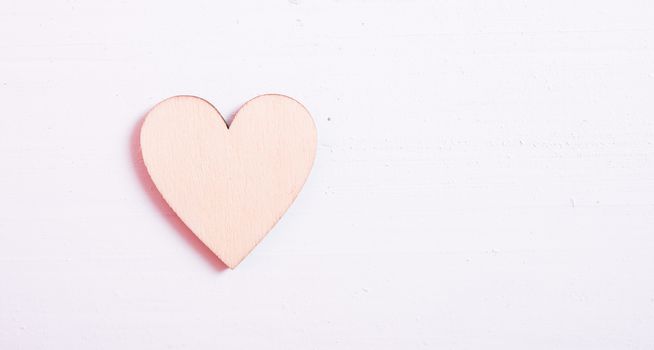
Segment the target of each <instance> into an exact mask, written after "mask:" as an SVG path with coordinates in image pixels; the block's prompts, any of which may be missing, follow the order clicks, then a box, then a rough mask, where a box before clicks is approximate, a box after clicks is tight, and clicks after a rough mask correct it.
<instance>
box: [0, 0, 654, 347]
mask: <svg viewBox="0 0 654 350" xmlns="http://www.w3.org/2000/svg"><path fill="white" fill-rule="evenodd" d="M653 6H654V5H652V2H649V1H599V2H598V1H573V2H570V1H548V2H524V1H512V0H509V1H474V2H460V1H451V2H440V1H427V0H417V1H410V2H409V1H397V2H389V1H369V2H368V1H338V2H336V1H315V2H308V1H303V0H294V1H290V2H284V1H277V2H254V1H252V2H242V1H234V2H229V3H222V4H220V3H219V2H214V1H204V2H201V1H188V2H184V5H183V6H181V5H180V3H179V2H169V3H162V2H160V1H156V2H155V1H144V2H100V1H89V2H75V1H71V2H46V1H15V0H9V1H3V3H2V6H0V112H1V113H0V155H1V157H2V158H1V159H2V163H1V164H2V165H1V170H2V171H0V348H2V349H20V348H25V349H53V348H59V349H88V348H92V349H117V348H121V349H132V348H134V349H161V348H170V349H190V348H193V349H216V348H242V349H262V348H266V349H271V348H272V349H307V348H313V349H398V348H407V349H420V348H424V349H434V348H446V349H479V348H484V349H487V348H491V349H526V348H527V349H552V348H555V349H649V348H652V347H654V332H652V329H654V254H653V253H654V228H653V227H654V165H653V164H654V163H653V162H654V144H653V142H654V98H653V97H654V25H653V24H652V23H654V21H653V18H654V8H653ZM268 92H278V93H283V94H285V95H289V96H293V97H295V98H297V99H298V100H299V101H302V103H303V104H304V105H306V106H307V108H308V109H309V110H310V111H311V113H312V116H313V117H314V119H315V121H316V125H317V128H318V135H319V136H318V152H317V158H316V163H315V166H314V169H313V171H312V174H311V176H310V177H309V180H308V182H307V183H306V185H305V187H304V189H303V191H302V192H301V194H300V196H299V197H298V199H297V201H296V202H295V203H294V205H293V206H292V207H291V209H290V210H289V211H288V213H287V214H286V215H285V216H284V217H283V218H282V220H281V221H280V222H279V224H278V225H277V226H276V227H275V229H274V231H273V232H272V233H271V234H270V235H269V237H268V238H267V239H265V240H264V241H263V242H262V244H261V245H260V246H259V247H258V248H257V258H256V259H247V260H245V261H244V262H243V263H242V264H241V265H240V266H239V268H238V270H235V271H229V270H224V266H222V265H219V264H216V263H215V260H214V259H213V257H212V255H211V253H210V252H209V251H208V250H207V249H206V248H204V247H203V246H202V245H201V244H200V243H199V242H198V241H197V239H195V238H194V237H193V236H192V235H191V234H190V233H189V232H188V231H187V230H185V229H184V227H183V226H182V225H181V224H180V222H179V221H178V220H177V219H175V218H174V217H173V216H171V212H170V210H169V209H167V207H166V206H165V205H163V204H162V203H160V202H158V201H157V197H155V196H153V195H152V193H153V192H152V191H153V189H152V188H148V185H147V184H148V183H147V182H146V181H145V180H144V176H147V174H144V173H143V172H142V171H140V170H139V168H138V167H137V166H136V164H137V159H136V157H137V155H136V154H137V152H136V148H135V145H136V144H137V142H136V141H137V139H138V132H137V126H138V125H139V123H140V121H141V120H142V118H143V116H144V114H145V113H146V112H147V111H148V109H149V108H150V107H151V106H152V105H153V104H155V103H157V102H158V101H160V100H161V99H162V98H165V97H168V96H173V95H178V94H193V95H198V96H202V97H204V98H206V99H208V100H210V101H212V103H214V104H215V105H216V106H220V108H221V111H222V112H223V113H224V114H226V115H231V114H233V112H234V111H235V110H236V109H237V108H238V107H239V106H240V105H241V104H242V103H243V101H245V100H247V99H249V98H250V97H252V96H256V95H259V94H262V93H268Z"/></svg>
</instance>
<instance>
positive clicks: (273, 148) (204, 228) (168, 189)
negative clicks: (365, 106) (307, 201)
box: [141, 95, 317, 268]
mask: <svg viewBox="0 0 654 350" xmlns="http://www.w3.org/2000/svg"><path fill="white" fill-rule="evenodd" d="M316 142H317V138H316V128H315V125H314V123H313V120H312V118H311V116H310V115H309V112H308V111H307V110H306V108H304V107H303V106H302V105H301V104H300V103H298V102H297V101H295V100H293V99H292V98H290V97H287V96H282V95H262V96H258V97H256V98H254V99H252V100H250V101H249V102H247V103H246V104H245V105H243V107H241V109H240V110H239V111H238V112H237V113H236V116H235V118H234V120H233V122H232V124H231V126H227V124H226V123H225V121H224V119H223V118H222V117H221V115H220V113H219V112H218V111H217V110H216V108H214V107H213V106H212V105H211V104H210V103H209V102H207V101H205V100H203V99H201V98H198V97H194V96H175V97H171V98H169V99H166V100H164V101H163V102H161V103H159V104H158V105H156V106H155V107H154V108H153V109H152V110H151V111H150V112H149V113H148V115H147V116H146V119H145V122H144V123H143V127H142V129H141V151H142V154H143V160H144V162H145V165H146V167H147V169H148V172H149V174H150V176H151V177H152V180H153V182H154V183H155V185H156V187H157V189H158V190H159V191H160V192H161V194H162V196H163V197H164V199H165V200H166V201H167V202H168V204H169V205H170V206H171V208H172V209H173V210H174V211H175V213H177V215H178V216H179V217H180V218H181V219H182V221H184V223H185V224H186V225H187V226H188V227H189V228H190V229H191V230H192V231H193V232H194V233H195V234H196V235H197V236H198V238H200V240H202V242H204V244H206V245H207V246H208V247H209V248H210V249H211V250H212V251H213V252H214V253H215V254H216V255H217V256H218V257H219V258H220V259H221V260H222V261H223V262H224V263H225V264H226V265H227V266H229V267H230V268H234V267H236V266H237V265H238V264H239V263H240V262H241V261H242V260H243V259H244V258H245V257H246V256H247V255H248V254H249V253H250V252H251V251H252V249H253V248H254V247H255V246H256V245H257V244H258V243H259V242H260V241H261V240H262V239H263V238H264V236H265V235H266V234H267V233H268V232H269V231H270V229H272V227H273V226H274V225H275V223H277V221H278V220H279V219H280V218H281V216H282V215H283V214H284V212H285V211H286V210H287V209H288V207H289V206H290V205H291V203H292V202H293V200H294V199H295V197H296V196H297V195H298V193H299V192H300V190H301V188H302V186H303V184H304V182H305V180H306V178H307V176H308V175H309V172H310V170H311V167H312V165H313V161H314V158H315V154H316Z"/></svg>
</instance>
